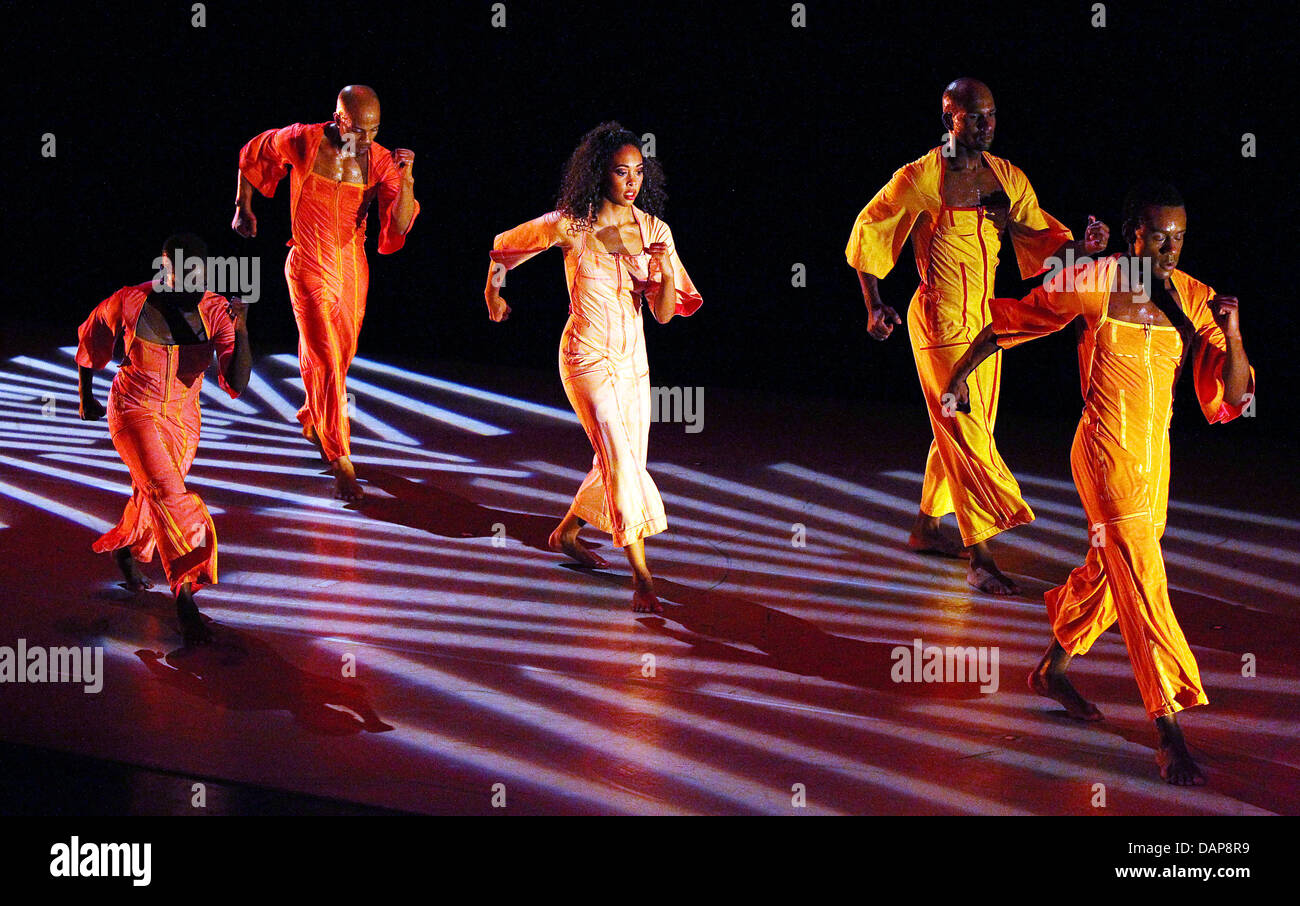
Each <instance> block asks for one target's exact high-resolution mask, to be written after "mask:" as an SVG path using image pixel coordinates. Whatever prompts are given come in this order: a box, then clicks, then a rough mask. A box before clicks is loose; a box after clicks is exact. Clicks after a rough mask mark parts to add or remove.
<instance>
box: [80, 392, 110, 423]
mask: <svg viewBox="0 0 1300 906" xmlns="http://www.w3.org/2000/svg"><path fill="white" fill-rule="evenodd" d="M106 411H107V410H105V409H104V407H103V405H102V404H101V403H100V402H99V400H97V399H95V398H94V397H93V396H90V397H84V398H83V399H82V400H81V408H80V409H79V410H78V411H77V414H78V415H80V416H81V420H82V421H83V422H97V421H99V420H100V419H101V418H103V417H104V413H105V412H106Z"/></svg>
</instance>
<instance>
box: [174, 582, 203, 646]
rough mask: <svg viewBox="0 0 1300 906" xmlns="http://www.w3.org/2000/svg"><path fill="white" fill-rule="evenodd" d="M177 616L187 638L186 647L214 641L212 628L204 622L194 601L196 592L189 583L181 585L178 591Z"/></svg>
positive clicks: (182, 631)
mask: <svg viewBox="0 0 1300 906" xmlns="http://www.w3.org/2000/svg"><path fill="white" fill-rule="evenodd" d="M176 616H177V618H178V619H179V620H180V623H181V634H182V635H183V636H184V638H185V647H186V648H192V647H194V646H196V645H206V644H207V643H209V642H211V641H212V630H211V629H209V628H208V625H207V624H206V623H204V622H203V614H201V613H199V607H198V605H197V604H195V603H194V594H193V592H191V591H190V587H189V585H188V584H187V585H184V586H182V587H181V589H180V591H178V592H177V593H176Z"/></svg>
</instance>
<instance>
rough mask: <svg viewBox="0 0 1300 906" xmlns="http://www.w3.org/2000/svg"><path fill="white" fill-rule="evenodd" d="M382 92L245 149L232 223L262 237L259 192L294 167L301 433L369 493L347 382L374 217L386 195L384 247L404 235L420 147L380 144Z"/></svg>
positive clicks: (360, 92)
mask: <svg viewBox="0 0 1300 906" xmlns="http://www.w3.org/2000/svg"><path fill="white" fill-rule="evenodd" d="M378 131H379V99H378V98H377V97H376V96H375V93H374V91H373V90H371V89H370V88H367V87H366V86H365V85H349V86H348V87H347V88H344V89H343V90H342V91H341V92H339V96H338V105H337V108H336V109H335V112H334V120H333V122H329V123H316V124H314V125H304V124H302V123H297V124H295V125H292V126H286V127H285V128H283V129H271V130H268V131H267V132H263V133H262V134H261V135H259V136H257V137H256V138H254V139H253V140H252V141H250V142H249V143H248V144H247V145H245V146H244V147H243V149H242V150H241V151H240V152H239V199H238V201H237V210H236V211H235V219H234V221H233V222H232V224H231V226H232V227H233V228H234V230H235V232H237V233H239V234H240V235H241V236H256V235H257V218H256V217H255V216H254V215H253V190H254V189H256V190H257V191H258V192H261V193H262V194H263V195H265V196H266V197H268V198H270V197H271V196H273V195H274V194H275V188H276V186H277V185H278V184H279V182H280V180H281V179H283V178H284V175H285V174H286V173H288V172H289V171H290V168H292V175H291V176H290V179H289V210H290V218H291V220H292V231H293V238H292V239H290V240H289V245H290V246H291V248H290V250H289V257H288V259H287V260H286V261H285V264H284V275H285V279H286V280H287V281H288V283H289V300H290V302H291V303H292V304H293V316H294V319H295V320H296V321H297V322H298V363H299V366H300V367H301V369H302V383H303V389H304V390H305V392H306V402H304V403H303V407H302V409H300V410H299V411H298V421H299V422H301V423H302V433H303V436H304V437H306V438H307V439H308V440H311V441H312V442H313V443H315V444H316V445H317V446H318V447H319V448H320V451H321V457H322V458H323V459H325V460H326V461H327V462H329V464H330V469H331V471H332V472H333V473H334V484H335V496H337V497H340V498H342V499H344V500H360V499H361V497H362V496H363V493H364V492H363V491H362V489H361V485H359V484H358V483H357V478H356V471H355V469H354V468H353V466H352V459H351V456H350V453H351V443H350V439H351V431H350V427H349V423H348V407H347V387H346V379H347V373H348V366H349V365H351V364H352V357H353V356H354V355H356V351H357V336H358V334H359V333H360V332H361V321H362V318H363V317H364V316H365V313H366V290H367V289H368V287H369V285H370V267H369V263H368V262H367V261H366V251H365V239H366V216H367V214H368V213H369V211H370V204H371V202H372V201H374V200H375V199H376V198H377V199H378V200H379V253H380V254H381V255H390V254H392V253H393V252H395V251H397V250H398V249H400V248H401V247H402V246H403V245H404V244H405V242H406V234H407V231H408V230H410V228H411V224H412V223H413V222H414V220H415V218H416V215H418V214H419V212H420V205H419V202H417V201H416V200H415V194H414V192H415V188H414V187H415V175H414V167H415V154H414V152H412V151H409V150H407V149H405V148H398V149H396V150H394V151H393V152H392V153H391V154H390V153H389V152H388V150H387V149H386V148H384V147H382V146H381V145H380V144H379V143H378V142H376V141H375V140H374V139H375V135H376V133H378Z"/></svg>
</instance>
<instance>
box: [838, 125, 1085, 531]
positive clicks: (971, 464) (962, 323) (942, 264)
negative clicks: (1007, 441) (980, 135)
mask: <svg viewBox="0 0 1300 906" xmlns="http://www.w3.org/2000/svg"><path fill="white" fill-rule="evenodd" d="M941 151H942V148H935V149H934V150H932V151H930V152H929V153H928V154H926V155H925V156H924V157H921V158H918V159H917V160H915V161H913V162H912V163H910V164H907V165H906V166H904V167H901V168H900V169H898V170H897V171H896V172H895V173H894V175H893V177H892V178H891V179H890V180H889V183H888V184H887V185H885V187H884V188H882V189H881V190H880V191H879V192H877V193H876V196H875V198H873V199H871V201H870V202H869V203H868V204H867V206H866V207H865V208H863V209H862V212H861V213H860V214H859V215H858V219H857V223H855V224H854V227H853V234H852V235H851V236H850V237H849V243H848V246H847V248H846V249H845V256H846V257H847V258H848V262H849V264H851V265H852V266H853V267H854V268H856V269H857V270H859V271H862V272H863V273H866V274H871V275H873V276H875V277H877V278H879V279H883V278H884V277H885V276H886V275H887V274H888V273H889V272H890V270H892V269H893V267H894V263H895V262H896V261H897V260H898V255H899V253H900V252H901V251H902V249H903V244H904V243H905V242H906V241H907V237H908V235H909V234H910V235H911V236H912V248H913V251H914V253H915V255H916V270H917V273H918V274H919V275H920V277H921V283H920V285H919V286H918V287H917V288H916V292H915V293H914V294H913V296H912V304H911V306H910V308H909V309H908V312H907V330H908V334H909V335H910V338H911V341H912V353H913V356H914V358H915V360H916V371H917V374H918V376H919V377H920V380H921V389H922V391H923V392H924V394H925V401H926V406H927V407H928V409H929V413H930V427H931V428H932V429H933V431H934V442H933V443H932V444H931V445H930V453H929V456H928V458H927V460H926V464H925V483H924V485H923V487H922V490H921V510H922V512H924V513H926V514H927V515H930V516H944V515H946V514H948V513H955V515H956V518H957V525H958V527H959V528H960V530H961V537H962V543H963V544H964V545H965V546H967V547H969V546H971V545H973V544H976V543H978V542H980V541H984V540H986V539H988V538H991V537H992V536H994V535H996V534H998V533H999V532H1003V531H1006V530H1007V529H1009V528H1013V527H1014V526H1017V525H1023V524H1024V523H1026V522H1030V521H1032V520H1033V518H1034V514H1033V511H1032V510H1031V509H1030V508H1029V505H1028V504H1026V503H1025V501H1024V500H1023V499H1022V498H1021V496H1020V486H1019V485H1018V484H1017V483H1016V480H1015V478H1014V477H1013V476H1012V474H1011V470H1010V469H1008V468H1007V466H1006V463H1004V462H1003V461H1002V456H1001V455H1000V454H999V453H998V450H997V447H996V446H995V445H994V443H993V425H994V422H995V421H996V419H997V412H998V389H999V384H1000V378H1001V364H1002V360H1001V356H1000V355H995V356H993V357H991V360H990V361H987V362H984V363H983V364H981V366H980V367H979V368H978V369H976V371H975V372H974V374H972V375H971V376H970V379H969V381H968V385H969V387H970V399H971V413H970V414H971V417H969V418H966V417H963V418H960V419H958V418H953V417H952V414H953V413H952V411H951V410H949V411H948V412H947V414H945V412H944V404H943V399H942V397H943V394H944V392H945V391H946V390H947V387H948V382H949V380H950V378H951V377H952V373H953V370H954V367H955V365H956V364H957V360H958V359H959V358H961V354H962V352H963V351H964V350H965V348H966V347H967V346H968V345H969V344H970V341H971V340H973V339H974V338H975V336H976V334H978V333H979V332H980V331H981V330H982V329H983V328H984V326H985V325H986V324H987V323H988V321H989V299H990V298H992V295H993V276H994V271H995V269H996V268H997V263H998V250H999V248H1000V247H1001V242H1000V239H999V235H998V228H997V226H996V225H995V224H994V223H993V221H992V220H991V219H990V216H989V214H988V212H987V211H986V210H985V208H983V207H973V208H968V207H953V206H951V205H946V204H944V203H943V177H944V170H945V169H946V167H945V164H944V157H943V155H942V153H941ZM984 160H985V162H986V163H987V164H988V166H989V168H990V169H992V171H993V173H994V174H995V175H996V176H997V178H998V181H999V182H1000V183H1001V184H1002V188H1003V190H1004V191H1005V192H1006V194H1007V197H1008V198H1009V199H1010V200H1011V210H1010V214H1009V217H1008V226H1009V229H1010V232H1011V241H1012V244H1013V245H1014V246H1015V251H1016V260H1017V262H1018V263H1019V265H1020V273H1021V276H1022V277H1024V278H1026V279H1028V278H1029V277H1032V276H1034V275H1035V274H1037V273H1039V272H1041V271H1042V270H1043V267H1044V264H1043V262H1044V259H1046V258H1047V257H1049V256H1050V255H1052V254H1053V253H1054V252H1055V251H1056V250H1057V249H1059V248H1060V247H1061V244H1062V243H1064V242H1068V241H1069V240H1070V239H1071V238H1072V237H1071V234H1070V231H1069V230H1067V229H1066V228H1065V227H1064V226H1063V225H1062V224H1061V223H1060V222H1059V221H1057V220H1056V219H1055V218H1053V217H1052V216H1051V215H1050V214H1047V213H1046V212H1044V211H1043V210H1042V209H1040V208H1039V207H1038V198H1037V196H1036V195H1035V194H1034V190H1033V188H1032V187H1031V186H1030V184H1029V180H1028V179H1026V178H1025V174H1024V173H1022V172H1021V171H1020V169H1019V168H1018V167H1016V166H1014V165H1013V164H1011V163H1009V162H1007V161H1005V160H1003V159H1002V158H1000V157H994V156H993V155H992V154H989V153H987V152H985V154H984Z"/></svg>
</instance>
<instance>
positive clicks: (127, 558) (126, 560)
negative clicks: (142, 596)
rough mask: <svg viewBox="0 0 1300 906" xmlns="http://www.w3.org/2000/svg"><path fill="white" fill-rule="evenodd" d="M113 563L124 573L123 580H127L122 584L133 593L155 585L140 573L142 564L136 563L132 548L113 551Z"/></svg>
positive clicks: (120, 548)
mask: <svg viewBox="0 0 1300 906" xmlns="http://www.w3.org/2000/svg"><path fill="white" fill-rule="evenodd" d="M113 562H114V563H116V564H117V568H118V569H120V570H121V571H122V578H123V579H125V580H126V581H125V582H124V583H122V584H124V585H125V586H126V587H127V588H128V589H130V590H131V591H144V590H145V589H147V588H153V583H152V582H150V581H149V579H148V577H147V576H145V574H144V573H142V572H140V564H138V563H136V562H135V557H132V556H131V548H129V547H119V548H118V549H117V550H115V551H113Z"/></svg>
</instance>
